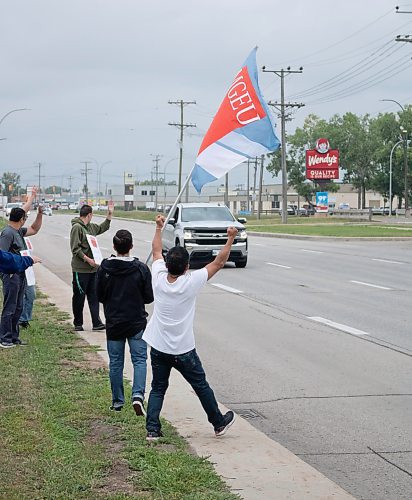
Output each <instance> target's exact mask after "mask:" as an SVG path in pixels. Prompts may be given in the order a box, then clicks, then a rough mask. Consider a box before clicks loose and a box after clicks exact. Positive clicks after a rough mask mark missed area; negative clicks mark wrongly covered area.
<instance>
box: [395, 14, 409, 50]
mask: <svg viewBox="0 0 412 500" xmlns="http://www.w3.org/2000/svg"><path fill="white" fill-rule="evenodd" d="M395 8H396V13H397V14H412V11H411V10H399V7H395ZM395 42H406V43H412V35H398V36H397V37H396V38H395Z"/></svg>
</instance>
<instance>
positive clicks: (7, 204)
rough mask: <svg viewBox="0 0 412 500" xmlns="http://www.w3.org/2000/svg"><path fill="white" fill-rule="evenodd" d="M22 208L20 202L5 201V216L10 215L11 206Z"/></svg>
mask: <svg viewBox="0 0 412 500" xmlns="http://www.w3.org/2000/svg"><path fill="white" fill-rule="evenodd" d="M17 207H18V208H23V203H21V202H16V203H6V207H5V208H6V217H9V216H10V212H11V211H12V209H13V208H17Z"/></svg>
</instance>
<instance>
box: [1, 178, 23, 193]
mask: <svg viewBox="0 0 412 500" xmlns="http://www.w3.org/2000/svg"><path fill="white" fill-rule="evenodd" d="M1 183H2V194H3V196H8V198H9V199H10V198H11V197H12V196H16V195H18V194H19V191H20V190H21V187H20V175H19V174H16V173H15V172H4V173H3V175H2V177H1Z"/></svg>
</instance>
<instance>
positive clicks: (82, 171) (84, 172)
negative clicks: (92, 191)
mask: <svg viewBox="0 0 412 500" xmlns="http://www.w3.org/2000/svg"><path fill="white" fill-rule="evenodd" d="M80 163H84V168H83V169H82V170H81V173H82V175H84V176H85V178H86V184H85V186H86V193H85V194H86V205H88V202H89V185H88V182H87V176H88V173H89V171H90V170H91V168H90V167H89V166H88V165H89V163H90V162H89V161H82V162H80Z"/></svg>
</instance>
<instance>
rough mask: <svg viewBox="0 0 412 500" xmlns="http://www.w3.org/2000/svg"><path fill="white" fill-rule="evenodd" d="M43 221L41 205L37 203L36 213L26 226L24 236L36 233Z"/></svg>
mask: <svg viewBox="0 0 412 500" xmlns="http://www.w3.org/2000/svg"><path fill="white" fill-rule="evenodd" d="M42 222H43V207H41V206H40V205H39V208H38V209H37V215H36V218H35V219H34V221H33V223H32V225H31V226H29V227H28V228H27V232H26V236H33V235H34V234H37V233H38V232H39V230H40V228H41V225H42Z"/></svg>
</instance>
